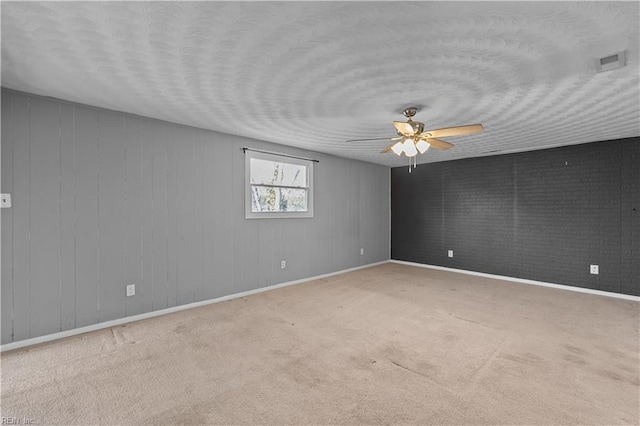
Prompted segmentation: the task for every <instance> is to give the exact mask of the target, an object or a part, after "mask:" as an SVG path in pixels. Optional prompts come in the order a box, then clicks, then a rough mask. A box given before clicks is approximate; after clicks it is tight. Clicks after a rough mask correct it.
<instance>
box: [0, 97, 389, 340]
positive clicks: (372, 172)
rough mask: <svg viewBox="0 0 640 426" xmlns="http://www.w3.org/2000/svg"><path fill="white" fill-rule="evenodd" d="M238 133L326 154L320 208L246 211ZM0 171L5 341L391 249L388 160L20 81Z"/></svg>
mask: <svg viewBox="0 0 640 426" xmlns="http://www.w3.org/2000/svg"><path fill="white" fill-rule="evenodd" d="M243 146H250V147H254V148H259V149H267V150H272V151H277V152H287V153H290V154H294V155H296V154H297V155H303V156H305V157H312V158H316V159H318V160H319V163H317V164H316V165H315V168H314V173H315V176H314V179H315V180H314V182H315V217H314V218H312V219H254V220H246V219H244V207H243V203H244V196H243V191H244V187H243V185H244V157H243V155H244V154H243V152H242V150H241V147H243ZM1 185H2V192H9V193H11V194H12V197H13V207H12V208H9V209H2V294H1V296H2V343H8V342H12V341H19V340H23V339H26V338H31V337H36V336H41V335H46V334H50V333H55V332H58V331H63V330H69V329H73V328H77V327H82V326H87V325H91V324H96V323H99V322H103V321H108V320H113V319H117V318H123V317H126V316H130V315H136V314H140V313H144V312H150V311H155V310H158V309H163V308H167V307H171V306H176V305H181V304H186V303H191V302H195V301H201V300H207V299H212V298H216V297H220V296H224V295H230V294H233V293H238V292H242V291H246V290H251V289H256V288H260V287H265V286H269V285H273V284H277V283H281V282H286V281H291V280H295V279H300V278H305V277H312V276H316V275H319V274H323V273H328V272H334V271H339V270H343V269H346V268H350V267H355V266H359V265H365V264H369V263H373V262H377V261H383V260H386V259H388V258H389V169H388V168H387V167H383V166H379V165H373V164H368V163H363V162H357V161H351V160H346V159H342V158H337V157H332V156H328V155H323V154H319V153H313V152H308V151H302V150H297V149H293V148H289V147H284V146H278V145H274V144H269V143H266V142H261V141H257V140H251V139H247V138H242V137H236V136H230V135H225V134H220V133H215V132H211V131H205V130H201V129H196V128H189V127H185V126H180V125H174V124H170V123H166V122H160V121H155V120H151V119H146V118H141V117H137V116H131V115H127V114H123V113H117V112H111V111H104V110H100V109H94V108H90V107H86V106H81V105H74V104H72V103H67V102H60V101H55V100H50V99H43V98H40V97H35V96H27V95H24V94H20V93H15V92H11V91H2V182H1ZM361 247H362V248H364V255H360V248H361ZM281 260H286V261H287V268H286V269H284V270H283V269H280V261H281ZM126 284H136V295H135V296H133V297H126V296H125V285H126Z"/></svg>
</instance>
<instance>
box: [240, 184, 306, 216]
mask: <svg viewBox="0 0 640 426" xmlns="http://www.w3.org/2000/svg"><path fill="white" fill-rule="evenodd" d="M251 211H252V212H254V213H255V212H305V211H307V190H306V189H293V188H272V187H268V186H255V185H251Z"/></svg>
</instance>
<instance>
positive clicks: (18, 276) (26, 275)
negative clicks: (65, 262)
mask: <svg viewBox="0 0 640 426" xmlns="http://www.w3.org/2000/svg"><path fill="white" fill-rule="evenodd" d="M2 111H3V113H4V112H5V111H4V110H2ZM10 111H11V119H10V120H2V126H3V127H4V126H6V125H11V127H12V130H11V133H12V138H11V142H13V151H12V152H13V193H12V194H11V201H12V207H11V209H12V210H13V339H14V340H23V339H26V338H29V337H31V336H32V335H31V256H30V254H31V251H30V247H29V241H30V238H31V235H30V232H31V229H30V215H31V205H30V196H29V194H30V191H29V187H30V182H29V176H30V171H29V149H30V146H29V145H30V144H29V98H26V97H24V96H15V95H12V103H11V110H10ZM9 122H10V124H9ZM5 143H6V142H5V140H4V139H3V140H2V144H3V145H4V144H5ZM6 252H7V250H5V249H4V247H3V249H2V253H3V254H4V253H6ZM2 285H3V286H4V285H5V284H4V281H3V282H2Z"/></svg>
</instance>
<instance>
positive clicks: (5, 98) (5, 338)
mask: <svg viewBox="0 0 640 426" xmlns="http://www.w3.org/2000/svg"><path fill="white" fill-rule="evenodd" d="M11 99H12V95H11V94H8V93H7V94H4V93H3V94H2V112H3V116H2V141H3V143H2V153H1V155H2V163H1V165H0V167H2V170H1V173H2V188H1V190H2V192H3V193H10V194H11V193H13V140H12V139H13V134H12V129H13V126H12V123H13V121H12V117H13V114H12V101H11ZM14 203H15V200H14ZM13 211H14V209H13V208H8V209H2V210H0V213H1V214H2V247H13ZM0 268H1V269H0V274H1V276H0V280H2V281H1V282H2V289H1V291H2V293H1V294H0V297H1V298H2V305H1V306H0V310H1V314H0V321H1V322H2V343H8V342H11V340H12V339H13V336H12V335H13V250H6V251H4V250H3V251H2V264H1V265H0Z"/></svg>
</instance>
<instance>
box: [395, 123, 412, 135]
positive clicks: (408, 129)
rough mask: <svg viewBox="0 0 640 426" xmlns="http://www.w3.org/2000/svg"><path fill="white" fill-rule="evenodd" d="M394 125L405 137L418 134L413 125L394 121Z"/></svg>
mask: <svg viewBox="0 0 640 426" xmlns="http://www.w3.org/2000/svg"><path fill="white" fill-rule="evenodd" d="M393 125H394V126H395V127H396V129H397V130H398V131H399V132H400V133H402V134H403V135H406V136H411V135H413V134H415V133H416V131H415V130H414V128H413V126H412V125H411V123H405V122H404V121H394V122H393Z"/></svg>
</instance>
